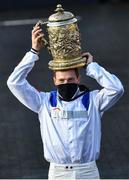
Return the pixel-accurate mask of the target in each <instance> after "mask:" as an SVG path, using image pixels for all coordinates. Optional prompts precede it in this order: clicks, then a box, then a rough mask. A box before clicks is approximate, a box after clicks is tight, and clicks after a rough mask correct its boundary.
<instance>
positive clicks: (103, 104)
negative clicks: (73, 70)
mask: <svg viewBox="0 0 129 180" xmlns="http://www.w3.org/2000/svg"><path fill="white" fill-rule="evenodd" d="M88 59H89V60H88V63H89V64H88V65H87V68H86V74H87V75H88V76H90V77H92V78H94V79H95V80H96V81H97V82H98V84H99V85H100V86H101V87H102V89H101V90H100V91H98V93H97V95H96V97H95V99H94V102H95V103H96V105H97V106H98V107H99V110H100V111H106V110H107V109H109V108H110V107H111V106H113V105H114V104H115V103H116V102H117V101H118V100H119V98H120V97H121V96H122V95H123V92H124V89H123V86H122V84H121V82H120V80H119V79H118V78H117V77H116V76H115V75H113V74H111V73H109V72H108V71H106V70H105V69H104V68H103V67H101V66H100V65H98V63H96V62H92V59H93V57H92V56H91V55H90V54H89V53H88Z"/></svg>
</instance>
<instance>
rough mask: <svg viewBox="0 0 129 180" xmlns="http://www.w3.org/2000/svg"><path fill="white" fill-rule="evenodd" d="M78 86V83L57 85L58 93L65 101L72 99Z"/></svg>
mask: <svg viewBox="0 0 129 180" xmlns="http://www.w3.org/2000/svg"><path fill="white" fill-rule="evenodd" d="M77 88H78V84H75V83H67V84H60V85H58V86H57V89H58V93H59V95H60V97H61V98H62V99H63V100H64V101H70V100H71V99H72V97H73V96H74V94H75V93H76V91H77Z"/></svg>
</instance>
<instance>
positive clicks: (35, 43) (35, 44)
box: [32, 24, 44, 52]
mask: <svg viewBox="0 0 129 180" xmlns="http://www.w3.org/2000/svg"><path fill="white" fill-rule="evenodd" d="M43 37H44V34H43V32H42V29H41V27H40V26H39V25H38V24H36V25H35V26H34V28H33V30H32V48H33V49H35V50H36V51H38V52H39V51H40V50H41V49H42V48H43V47H44V43H43Z"/></svg>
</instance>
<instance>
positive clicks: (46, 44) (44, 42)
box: [36, 20, 51, 53]
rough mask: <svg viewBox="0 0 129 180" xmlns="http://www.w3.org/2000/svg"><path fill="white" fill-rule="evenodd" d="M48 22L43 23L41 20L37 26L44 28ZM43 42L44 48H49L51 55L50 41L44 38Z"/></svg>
mask: <svg viewBox="0 0 129 180" xmlns="http://www.w3.org/2000/svg"><path fill="white" fill-rule="evenodd" d="M47 23H48V22H47V21H46V22H43V21H42V20H39V21H38V22H37V23H36V25H37V26H40V27H41V28H42V25H45V24H47ZM42 42H43V47H45V48H47V49H48V52H49V53H51V49H50V46H49V43H48V41H47V40H46V39H45V38H44V37H43V38H42Z"/></svg>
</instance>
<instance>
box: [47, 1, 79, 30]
mask: <svg viewBox="0 0 129 180" xmlns="http://www.w3.org/2000/svg"><path fill="white" fill-rule="evenodd" d="M55 12H56V13H54V14H52V15H51V16H50V17H49V18H48V24H47V25H48V26H60V25H65V24H71V23H74V22H77V19H76V18H75V16H74V15H73V14H72V13H71V12H68V11H64V9H63V8H62V5H61V4H58V5H57V7H56V10H55Z"/></svg>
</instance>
